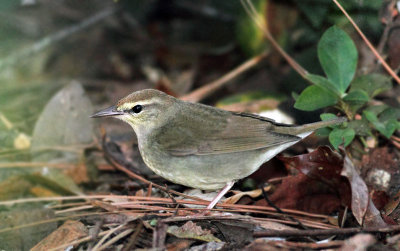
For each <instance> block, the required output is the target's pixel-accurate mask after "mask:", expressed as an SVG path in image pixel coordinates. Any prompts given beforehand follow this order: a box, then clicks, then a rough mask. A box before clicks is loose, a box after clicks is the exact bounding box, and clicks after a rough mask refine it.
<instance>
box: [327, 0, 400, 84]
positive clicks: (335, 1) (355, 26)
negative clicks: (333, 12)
mask: <svg viewBox="0 0 400 251" xmlns="http://www.w3.org/2000/svg"><path fill="white" fill-rule="evenodd" d="M333 2H334V3H335V4H336V5H337V6H338V7H339V9H340V10H341V11H342V12H343V14H344V15H345V16H346V17H347V19H348V20H349V21H350V23H351V24H352V25H353V27H354V29H355V30H356V31H357V32H358V34H359V35H360V36H361V38H362V39H363V40H364V42H365V43H366V44H367V46H368V47H369V49H370V50H371V51H372V53H373V54H374V55H375V57H376V58H377V59H378V60H379V61H380V62H381V64H382V65H383V67H384V68H385V69H386V71H387V72H388V73H389V74H390V76H392V77H393V79H395V80H396V82H397V83H398V84H400V78H399V77H398V76H397V75H396V73H395V72H394V71H393V70H392V68H390V66H389V65H388V64H387V63H386V61H385V60H384V59H383V58H382V57H381V55H380V54H379V53H378V51H377V50H376V49H375V47H374V46H373V45H372V44H371V42H370V41H369V40H368V38H367V37H366V36H365V35H364V33H363V32H362V31H361V29H360V28H359V27H358V25H357V24H356V23H355V22H354V20H353V19H352V18H351V17H350V15H349V14H348V13H347V12H346V10H345V9H344V8H343V7H342V5H340V3H339V2H338V1H337V0H333Z"/></svg>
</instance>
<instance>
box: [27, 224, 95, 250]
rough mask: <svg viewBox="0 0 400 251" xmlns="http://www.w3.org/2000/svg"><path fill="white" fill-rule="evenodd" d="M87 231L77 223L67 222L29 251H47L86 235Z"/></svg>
mask: <svg viewBox="0 0 400 251" xmlns="http://www.w3.org/2000/svg"><path fill="white" fill-rule="evenodd" d="M88 232H89V231H88V229H87V228H86V226H85V225H83V224H82V223H81V222H79V221H75V220H68V221H66V222H65V223H64V224H62V225H61V226H60V227H59V228H57V229H56V230H55V231H54V232H52V233H51V234H50V235H48V236H47V237H46V238H44V239H43V240H42V241H40V242H39V243H38V244H36V245H35V246H34V247H33V248H32V249H31V251H40V250H49V249H52V248H56V247H58V246H61V245H63V244H67V243H70V242H72V241H75V240H77V239H79V238H82V237H85V236H87V235H88ZM71 247H73V246H72V245H71Z"/></svg>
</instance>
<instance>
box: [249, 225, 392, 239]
mask: <svg viewBox="0 0 400 251" xmlns="http://www.w3.org/2000/svg"><path fill="white" fill-rule="evenodd" d="M399 231H400V225H396V226H389V227H369V228H335V229H316V230H265V231H258V232H254V234H253V236H254V237H294V236H328V235H349V234H356V233H393V232H399Z"/></svg>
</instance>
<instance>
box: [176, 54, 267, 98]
mask: <svg viewBox="0 0 400 251" xmlns="http://www.w3.org/2000/svg"><path fill="white" fill-rule="evenodd" d="M267 55H268V53H267V52H264V53H262V54H260V55H257V56H255V57H252V58H251V59H249V60H247V61H246V62H244V63H243V64H241V65H239V66H238V67H236V68H235V69H233V70H232V71H230V72H228V73H226V74H225V75H224V76H222V77H220V78H219V79H217V80H214V81H212V82H211V83H208V84H206V85H204V86H202V87H200V88H198V89H196V90H194V91H192V92H191V93H189V94H186V95H184V96H182V97H180V99H182V100H185V101H190V102H198V101H200V100H202V99H204V98H206V97H207V96H209V95H210V94H211V93H213V92H214V91H215V90H217V89H219V88H221V87H222V86H224V85H225V84H227V82H228V81H230V80H232V79H234V78H235V77H237V76H238V75H240V74H242V73H243V72H245V71H247V70H249V69H251V68H252V67H254V66H256V65H257V64H258V63H259V62H260V61H261V60H263V59H264V58H265V57H267Z"/></svg>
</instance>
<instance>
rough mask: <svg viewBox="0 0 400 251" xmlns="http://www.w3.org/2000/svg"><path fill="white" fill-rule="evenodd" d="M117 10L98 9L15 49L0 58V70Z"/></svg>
mask: <svg viewBox="0 0 400 251" xmlns="http://www.w3.org/2000/svg"><path fill="white" fill-rule="evenodd" d="M116 11H117V9H116V8H109V9H105V10H102V11H100V12H99V13H97V14H95V15H93V16H91V17H89V18H87V19H85V20H83V21H82V22H80V23H78V24H76V25H73V26H71V27H68V28H66V29H63V30H60V31H58V32H56V33H54V34H51V35H49V36H47V37H44V38H42V39H40V40H39V41H37V42H36V43H34V44H32V45H31V46H30V47H28V48H26V49H23V50H20V51H17V52H15V53H13V54H11V55H10V56H8V57H6V58H4V59H0V72H1V71H3V70H5V69H7V68H8V67H11V66H13V65H15V64H17V63H18V62H20V61H21V60H24V61H26V59H27V58H29V57H31V56H32V55H34V54H36V53H38V52H40V51H41V50H43V49H45V48H47V47H49V46H50V45H51V44H53V43H55V42H58V41H60V40H63V39H64V38H66V37H68V36H70V35H72V34H74V33H76V32H78V31H81V30H83V29H85V28H88V27H90V26H92V25H94V24H96V23H97V22H99V21H101V20H103V19H104V18H106V17H109V16H111V15H112V14H114V13H115V12H116Z"/></svg>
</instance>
